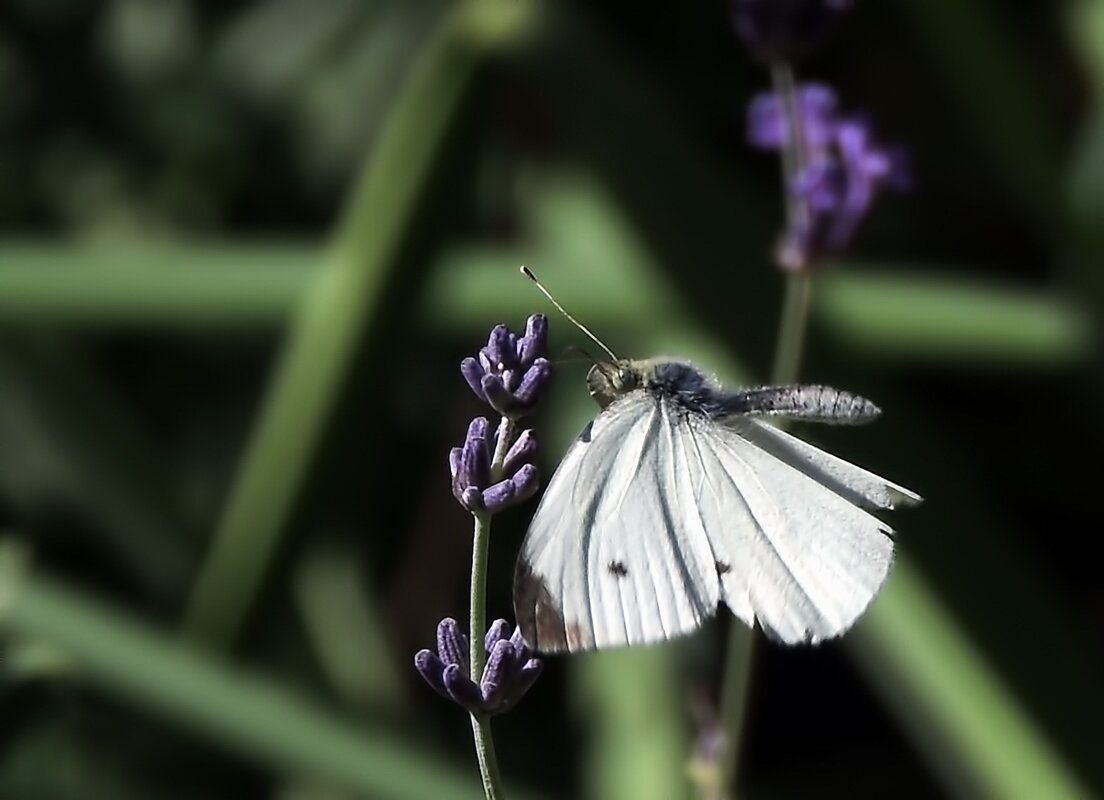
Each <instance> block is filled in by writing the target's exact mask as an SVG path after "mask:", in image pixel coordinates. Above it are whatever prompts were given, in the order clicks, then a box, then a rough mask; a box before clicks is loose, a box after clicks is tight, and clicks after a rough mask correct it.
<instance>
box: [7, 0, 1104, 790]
mask: <svg viewBox="0 0 1104 800" xmlns="http://www.w3.org/2000/svg"><path fill="white" fill-rule="evenodd" d="M802 69H803V73H802V74H803V75H805V76H806V77H808V76H810V75H815V76H816V77H817V78H818V79H820V80H824V81H827V82H829V83H831V84H832V85H833V86H834V87H835V88H836V89H837V90H838V91H839V93H840V95H841V98H842V102H843V103H844V105H846V106H848V107H859V108H866V109H869V110H870V111H871V112H872V113H873V114H874V115H875V116H876V118H877V120H878V124H879V127H880V129H881V130H882V131H883V132H884V134H885V135H886V136H887V138H892V139H897V140H900V141H902V142H904V143H906V144H907V145H908V146H909V148H910V149H911V151H912V155H913V159H914V168H915V174H916V178H917V182H916V183H917V185H916V188H915V191H914V192H913V193H912V194H910V195H909V196H907V197H904V198H899V197H895V198H889V199H887V200H886V201H885V202H884V203H883V204H882V205H881V207H879V208H878V209H877V210H876V212H875V214H874V216H873V217H872V219H871V220H870V221H869V223H868V224H867V226H866V228H865V230H864V231H863V233H862V235H861V236H860V239H859V241H858V243H857V246H856V248H855V252H854V254H853V256H852V257H851V258H849V260H848V262H847V263H843V264H838V265H831V266H830V267H825V268H824V269H823V273H822V274H820V275H818V277H817V282H816V286H815V289H814V300H813V317H812V326H811V329H810V339H809V347H808V353H807V359H806V367H805V369H804V377H805V379H807V380H810V381H819V382H825V383H831V384H834V385H837V386H841V387H845V388H848V389H851V390H854V391H858V392H861V393H862V394H864V395H867V396H869V397H872V398H874V399H875V400H876V401H877V402H878V403H879V404H880V405H881V406H882V407H883V408H884V409H885V414H884V418H883V419H882V420H881V421H879V423H878V424H877V425H875V426H872V427H871V428H869V429H861V430H846V431H833V430H825V431H821V430H818V431H815V434H814V433H811V435H815V438H816V440H817V441H818V442H822V443H823V444H825V445H826V446H829V447H830V449H833V450H834V451H835V452H837V453H839V454H840V455H843V456H844V457H847V458H848V459H849V460H854V461H857V462H859V463H862V464H864V465H867V466H869V467H870V468H872V469H874V470H875V471H877V472H880V473H882V474H885V475H888V476H891V477H893V478H894V479H896V480H899V481H900V482H902V483H904V484H906V485H908V486H910V487H913V488H915V489H917V490H918V491H920V492H921V493H922V494H924V495H925V496H926V497H927V498H928V500H927V503H926V504H925V506H923V507H922V508H921V509H919V510H918V511H915V512H908V513H905V514H902V515H901V516H900V517H899V518H898V519H897V520H896V527H898V528H899V529H900V531H901V534H900V536H899V542H900V546H901V551H902V556H901V559H900V562H899V565H898V569H897V570H896V571H895V573H894V575H893V576H892V577H891V579H890V581H889V583H888V585H887V587H886V590H885V592H884V593H883V595H882V597H881V598H880V599H879V600H878V601H877V602H876V603H875V605H874V607H873V608H872V610H871V612H870V613H869V614H868V615H867V617H866V618H865V619H864V620H863V621H862V622H860V624H859V626H858V627H857V628H856V630H855V632H854V633H853V635H851V636H848V637H846V638H845V639H844V640H843V641H842V642H837V643H832V644H828V645H825V646H822V647H819V648H816V649H799V650H784V649H781V648H776V647H773V646H764V647H763V648H761V650H760V651H759V654H758V656H757V661H756V664H755V675H754V680H753V684H752V689H751V711H750V717H749V719H748V723H747V732H746V742H745V745H744V747H743V756H742V759H741V773H740V787H741V792H740V795H741V796H746V797H762V798H769V797H805V796H813V795H815V796H836V795H839V796H848V797H883V796H890V795H891V796H896V797H931V796H940V795H947V796H957V797H979V796H985V797H1024V798H1041V797H1065V796H1069V797H1088V796H1092V795H1093V794H1094V793H1095V792H1100V791H1101V788H1102V787H1104V765H1102V763H1101V760H1100V758H1099V753H1100V749H1101V745H1102V739H1101V734H1100V720H1101V719H1102V718H1104V691H1102V690H1101V686H1102V680H1104V667H1102V665H1104V636H1102V634H1101V631H1102V627H1101V623H1100V620H1101V618H1102V615H1104V583H1102V582H1101V580H1100V575H1099V567H1097V566H1096V563H1095V562H1094V561H1093V556H1094V555H1095V554H1096V552H1097V551H1098V550H1099V538H1100V531H1101V528H1100V524H1099V522H1096V521H1095V516H1096V515H1095V514H1092V513H1091V509H1090V505H1091V502H1092V500H1091V498H1092V497H1093V496H1094V495H1095V493H1096V492H1098V491H1099V478H1100V474H1101V473H1100V464H1099V455H1098V454H1099V453H1100V452H1101V450H1102V449H1104V422H1102V421H1101V416H1100V414H1099V413H1098V411H1099V408H1100V406H1101V401H1102V399H1104V397H1102V393H1104V371H1102V370H1101V361H1100V328H1099V322H1100V320H1101V318H1102V317H1101V310H1102V307H1104V270H1102V268H1101V263H1102V262H1101V259H1102V256H1104V225H1102V224H1101V223H1102V221H1104V189H1102V188H1101V187H1104V106H1102V105H1101V102H1100V101H1101V98H1102V92H1104V2H1100V0H1078V1H1077V2H1063V3H1049V2H1041V1H1040V2H1034V3H1017V4H1002V3H998V2H996V0H970V2H961V3H933V2H930V1H929V0H895V1H894V2H882V3H873V2H864V3H858V4H857V9H856V11H855V13H853V14H851V15H850V16H849V17H848V19H847V20H846V24H845V25H843V26H842V27H841V29H840V31H839V34H838V36H837V37H836V39H835V40H834V41H833V42H832V43H831V46H829V47H827V48H825V49H824V50H823V51H822V52H821V53H819V54H818V56H817V57H816V58H815V59H814V60H812V61H811V62H810V63H809V64H806V65H803V67H802ZM766 83H767V80H766V75H765V73H764V72H763V71H762V70H761V69H760V68H759V67H758V66H757V65H755V64H754V63H753V62H752V61H751V59H750V58H748V56H747V54H746V53H744V52H742V51H741V49H740V48H739V47H738V45H737V44H736V42H735V40H734V39H733V37H732V35H731V31H730V28H729V23H728V7H727V4H726V3H724V2H721V0H716V2H713V1H712V0H711V1H710V2H703V3H690V4H668V5H666V6H663V7H658V6H657V7H655V8H646V7H642V6H641V5H640V4H629V3H624V2H622V3H616V2H599V3H571V2H545V3H536V2H529V0H467V1H466V2H445V0H425V1H424V2H410V0H407V1H406V2H400V1H399V0H375V2H364V1H363V0H252V2H213V0H105V1H104V2H95V1H94V0H3V2H0V137H2V138H0V141H2V143H3V146H2V147H0V237H2V238H0V515H2V522H0V524H2V525H3V529H4V535H3V540H2V541H3V544H2V549H0V635H2V637H3V638H2V642H3V652H2V654H0V671H2V674H3V677H4V682H3V685H2V688H0V704H2V705H0V714H2V719H3V720H4V723H3V726H2V728H0V730H2V735H0V796H2V797H13V798H119V800H128V799H129V798H147V797H158V798H162V797H163V798H193V797H197V798H198V797H203V798H223V797H226V798H229V797H275V798H284V799H286V800H292V799H293V798H294V800H307V799H308V798H310V799H311V800H329V799H331V798H352V797H380V798H392V797H395V798H453V797H456V798H468V797H477V796H479V791H480V790H479V782H478V775H477V772H476V769H475V763H474V759H473V758H472V753H471V742H470V732H469V729H468V721H467V720H466V719H465V718H464V716H463V715H462V714H460V713H458V712H457V710H456V709H455V708H454V707H452V706H450V705H448V704H446V703H443V702H441V701H440V700H439V698H437V697H436V696H435V695H433V694H432V692H431V691H430V690H429V689H428V688H427V687H426V686H425V685H424V684H422V683H421V681H420V679H419V678H417V676H416V674H415V673H414V672H413V670H412V669H411V668H410V665H411V657H412V654H413V653H414V651H415V650H417V649H418V648H420V647H422V646H426V645H428V644H430V642H431V640H432V637H433V630H434V626H435V624H436V622H437V620H438V619H439V618H440V617H442V616H445V615H453V616H457V617H461V618H462V617H463V616H464V615H465V613H466V600H465V597H466V582H467V563H468V557H469V551H468V548H469V544H470V543H469V539H468V537H469V536H470V525H469V523H468V521H467V519H466V516H465V514H464V513H463V512H462V511H461V509H459V508H458V507H457V506H456V504H455V503H454V502H453V500H452V498H451V497H450V494H449V488H448V483H447V470H446V454H447V450H448V448H449V447H450V446H452V445H453V444H456V443H458V442H459V441H460V439H461V438H462V437H463V431H464V429H465V425H466V422H467V420H468V419H469V418H470V417H471V415H473V414H474V413H479V410H478V408H477V407H476V405H475V403H474V401H473V399H472V398H471V397H470V395H469V393H468V392H467V390H466V388H465V386H464V385H463V382H462V381H461V380H460V376H459V373H458V368H457V367H458V362H459V360H460V358H461V357H463V356H464V355H466V354H468V353H471V352H474V350H475V349H476V348H477V347H478V346H479V345H480V344H481V342H482V338H483V337H484V336H485V334H486V331H487V330H488V329H489V328H490V326H491V325H492V324H493V323H495V322H500V321H503V322H508V323H510V324H511V325H514V326H517V325H520V324H521V322H522V321H523V320H524V318H525V316H526V315H527V314H528V313H531V312H533V311H537V310H540V311H545V310H547V309H546V307H545V304H544V302H542V299H541V298H540V297H539V296H538V295H536V293H535V292H534V291H533V290H532V287H531V286H529V285H528V284H526V283H525V282H524V281H523V280H522V279H521V278H519V277H517V274H516V267H517V265H518V264H520V263H528V264H531V265H533V266H534V268H536V269H537V271H538V273H539V274H540V275H541V276H542V278H543V279H544V280H545V281H546V282H547V284H548V285H549V286H550V287H551V288H552V289H553V291H555V292H557V293H558V295H559V298H560V300H561V301H562V302H563V303H564V304H565V305H566V306H568V307H569V308H570V309H572V310H573V312H574V313H575V314H577V315H578V316H580V317H581V318H582V319H584V320H585V321H586V322H587V324H588V325H590V326H591V327H592V328H594V329H595V330H596V331H597V332H598V333H599V334H600V335H602V336H603V337H604V338H605V339H606V340H607V342H608V343H609V344H610V345H611V346H612V347H613V348H614V349H615V350H616V351H618V352H619V353H623V354H629V355H638V356H644V355H650V354H653V353H657V352H672V353H679V354H683V355H687V356H691V357H694V358H695V359H697V360H699V361H700V362H701V363H702V364H704V365H708V366H709V367H711V368H714V369H716V371H717V372H718V373H719V374H721V375H722V376H723V377H725V378H728V379H732V380H736V381H745V382H754V381H756V380H762V378H763V377H764V376H765V375H766V374H767V373H768V371H769V359H770V354H771V351H772V348H773V343H774V335H775V329H776V323H777V315H778V310H779V306H780V299H781V294H782V276H781V275H780V274H779V273H778V271H777V270H776V269H775V268H774V267H772V265H771V258H770V253H771V248H772V246H773V243H774V240H775V237H776V235H777V232H778V230H779V228H780V225H781V201H780V197H779V187H778V181H777V164H776V163H775V162H774V161H773V159H771V158H768V157H765V156H763V155H761V154H756V153H753V152H751V151H750V150H749V149H748V148H747V147H746V146H745V145H744V142H743V108H744V106H745V104H746V102H747V100H748V99H749V98H750V97H751V95H752V94H753V93H754V92H756V91H759V90H761V89H762V88H763V87H764V86H765V84H766ZM552 325H553V328H552V331H553V334H552V338H553V345H554V350H555V352H564V351H565V350H566V349H567V348H568V347H569V346H570V345H578V344H581V341H580V337H579V335H578V334H577V333H576V332H575V331H573V330H571V329H570V328H569V327H568V325H567V324H565V323H564V322H563V321H562V320H558V319H555V318H554V319H553V322H552ZM584 370H585V366H584V365H572V364H565V365H564V367H563V369H562V370H561V372H560V375H559V377H558V380H557V385H556V387H555V388H556V391H555V393H554V395H553V397H552V398H551V401H550V402H548V403H547V404H546V406H545V407H544V409H543V410H542V412H541V413H540V414H539V415H538V417H537V418H536V420H535V424H536V427H537V429H538V432H539V434H540V435H541V440H542V442H543V453H542V458H543V466H544V469H545V471H546V474H547V473H549V472H550V471H551V469H552V468H553V467H554V465H555V463H556V459H557V457H558V455H559V454H560V453H562V452H563V449H564V448H565V447H566V445H567V443H568V442H569V441H570V438H571V437H572V436H573V435H574V434H575V433H576V432H577V431H578V430H579V428H580V427H581V426H582V424H583V423H584V422H585V420H586V419H587V418H588V416H589V415H590V414H591V413H592V411H593V409H592V408H591V407H590V405H589V398H587V396H586V393H585V391H584V389H583V376H584V374H585V372H584ZM1059 423H1061V424H1062V425H1068V427H1066V428H1063V427H1061V425H1059ZM1075 444H1076V445H1078V447H1077V448H1074V445H1075ZM530 511H531V509H529V508H523V509H520V510H517V511H515V512H511V513H510V514H508V515H507V516H506V518H505V519H504V520H503V521H502V522H501V523H500V524H498V525H496V528H495V533H494V537H495V540H494V542H493V543H492V561H491V575H490V595H489V597H490V607H489V613H490V614H491V616H492V617H495V616H506V617H509V616H511V609H510V600H509V590H510V579H511V575H512V562H513V558H514V554H515V552H516V549H517V546H518V544H519V543H520V537H521V534H522V533H523V531H524V526H525V521H526V514H527V513H529V512H530ZM723 617H724V615H722V618H723ZM725 627H726V622H725V621H723V620H722V621H721V622H718V623H715V624H713V625H711V626H710V627H709V628H708V629H707V630H706V631H705V632H703V633H701V634H698V635H696V636H694V637H691V638H689V639H687V640H685V641H682V642H678V643H674V644H671V645H670V646H665V647H659V648H650V649H644V650H630V651H622V652H615V653H609V654H601V655H592V656H583V657H578V658H572V659H564V658H557V659H550V660H549V662H548V664H547V665H546V672H545V675H544V677H543V678H542V679H541V681H540V682H539V683H538V684H537V686H536V687H535V689H534V690H533V691H532V692H531V693H530V695H529V696H527V697H526V699H525V700H524V702H523V703H522V704H521V705H520V706H519V708H518V709H517V710H516V711H515V712H514V713H512V714H510V715H507V716H505V717H503V718H501V719H500V720H498V721H496V730H497V734H498V736H497V738H498V743H499V757H500V761H501V763H502V766H503V771H504V773H505V776H506V778H507V781H508V783H509V784H510V785H511V787H513V788H514V791H513V792H512V793H511V795H512V796H516V797H582V796H586V797H601V798H622V797H623V798H630V797H631V798H673V797H683V796H689V794H690V791H691V790H690V783H689V780H688V775H690V774H691V773H692V771H693V770H694V769H700V768H702V764H703V763H705V762H703V758H704V759H707V754H706V753H704V751H703V750H702V748H701V743H702V742H703V741H706V740H707V739H708V734H709V732H710V731H711V729H712V725H713V724H714V722H715V716H716V713H717V712H716V686H717V681H718V676H719V673H720V660H721V656H722V653H723V642H724V633H725ZM706 766H708V765H707V764H706Z"/></svg>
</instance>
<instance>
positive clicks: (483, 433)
mask: <svg viewBox="0 0 1104 800" xmlns="http://www.w3.org/2000/svg"><path fill="white" fill-rule="evenodd" d="M456 450H459V451H460V454H459V458H457V456H456ZM449 468H450V470H451V472H452V494H453V496H454V497H455V498H456V499H457V500H459V501H460V504H461V505H462V506H464V507H465V508H467V509H468V510H469V511H479V510H482V509H481V508H473V507H472V506H471V503H472V499H473V497H475V496H476V495H473V494H472V492H471V490H472V489H473V488H474V489H476V490H477V492H478V491H482V487H484V486H486V485H487V484H488V483H489V482H490V479H491V453H490V449H489V448H488V446H487V420H486V419H485V418H483V417H476V418H475V419H473V420H472V421H471V424H470V425H469V426H468V435H467V437H466V438H465V439H464V446H463V447H462V448H453V449H452V450H450V451H449Z"/></svg>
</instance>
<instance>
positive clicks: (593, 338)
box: [521, 264, 620, 361]
mask: <svg viewBox="0 0 1104 800" xmlns="http://www.w3.org/2000/svg"><path fill="white" fill-rule="evenodd" d="M521 274H522V275H524V276H525V277H526V278H528V279H529V280H531V281H532V282H533V283H535V284H536V285H537V288H538V289H540V292H541V294H543V295H544V296H545V297H547V298H548V301H549V302H550V303H552V305H554V306H555V307H556V309H557V310H558V311H559V312H560V313H561V314H563V315H564V316H565V317H567V318H568V319H569V320H570V321H571V324H572V325H574V326H575V327H576V328H578V329H579V330H581V331H582V332H583V333H585V334H586V335H587V337H588V338H589V339H590V340H591V341H592V342H594V343H595V344H596V345H598V346H599V347H601V348H602V349H603V350H605V351H606V354H607V355H608V356H609V357H610V358H611V359H613V360H614V361H619V360H620V359H618V358H617V356H616V355H614V352H613V351H612V350H610V349H609V348H608V347H606V345H605V344H604V343H603V342H602V340H601V339H599V338H598V337H597V336H595V335H594V334H593V333H591V332H590V328H588V327H587V326H586V325H584V324H583V323H581V322H579V320H577V319H575V317H573V316H571V315H570V314H568V313H567V309H565V308H564V307H563V306H561V305H560V304H559V303H557V302H556V298H555V297H553V296H552V294H551V292H549V291H548V290H547V289H545V288H544V285H543V284H542V283H541V282H540V281H538V280H537V276H536V275H534V274H533V271H532V270H531V269H529V267H527V266H525V265H524V264H522V266H521Z"/></svg>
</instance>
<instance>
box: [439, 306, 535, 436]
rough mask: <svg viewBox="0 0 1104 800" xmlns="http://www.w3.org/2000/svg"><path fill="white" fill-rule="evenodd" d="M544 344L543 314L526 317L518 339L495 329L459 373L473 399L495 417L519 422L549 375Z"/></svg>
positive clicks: (503, 327)
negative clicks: (490, 411) (495, 413)
mask: <svg viewBox="0 0 1104 800" xmlns="http://www.w3.org/2000/svg"><path fill="white" fill-rule="evenodd" d="M547 343H548V320H547V319H546V318H545V317H544V315H543V314H534V315H533V316H531V317H529V319H528V320H527V321H526V323H525V334H524V335H523V336H521V337H519V336H517V335H516V334H513V333H511V332H510V330H509V329H508V328H507V327H506V326H505V325H496V326H495V327H494V328H493V329H492V330H491V335H490V336H489V337H488V339H487V345H486V347H483V348H482V349H481V350H480V351H479V354H478V357H476V358H465V359H464V360H463V361H462V362H461V364H460V373H461V374H462V375H463V376H464V380H465V381H467V383H468V386H469V387H471V390H472V392H474V393H475V396H476V397H478V398H479V399H480V400H482V401H483V402H484V403H486V404H487V405H489V406H490V407H491V408H493V409H494V410H495V411H497V412H498V413H499V414H501V415H503V416H506V417H510V418H511V419H519V418H520V417H523V416H525V415H526V414H528V413H529V412H530V411H532V410H533V407H534V406H535V405H536V403H537V400H538V399H539V398H540V395H541V392H542V391H543V389H544V387H545V386H546V385H547V384H548V380H549V378H550V377H551V375H552V364H551V362H550V361H549V360H548V359H547V358H545V357H544V353H545V350H546V347H547Z"/></svg>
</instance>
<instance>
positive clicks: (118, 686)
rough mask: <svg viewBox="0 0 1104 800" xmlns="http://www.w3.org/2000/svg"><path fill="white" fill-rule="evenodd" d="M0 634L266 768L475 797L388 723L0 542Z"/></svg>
mask: <svg viewBox="0 0 1104 800" xmlns="http://www.w3.org/2000/svg"><path fill="white" fill-rule="evenodd" d="M0 633H2V634H3V635H4V636H5V637H20V638H26V639H27V640H30V641H35V642H41V643H42V644H44V645H49V646H51V647H56V648H58V650H59V651H60V652H63V653H65V654H67V655H68V656H71V657H72V659H73V661H74V663H75V664H76V666H77V668H78V669H77V671H75V672H74V673H73V680H79V681H82V682H86V683H88V684H91V685H93V686H96V687H98V688H100V689H102V690H104V691H106V692H107V693H109V694H111V695H113V696H115V697H118V698H121V699H122V700H123V701H125V702H126V703H128V704H132V705H134V706H138V707H141V708H145V709H147V710H148V711H149V712H150V713H152V714H154V715H156V716H157V717H159V718H161V719H164V720H167V721H168V722H169V723H171V724H173V725H176V726H178V727H180V728H182V729H184V730H187V731H190V732H192V733H193V734H194V735H195V736H197V737H201V738H197V741H200V740H202V741H204V742H205V743H208V744H211V746H215V747H219V748H222V749H224V750H226V751H228V752H231V753H235V754H237V755H238V756H240V757H242V758H245V759H247V760H249V761H251V762H253V763H255V764H259V765H263V766H265V767H268V768H270V769H271V770H272V771H273V774H282V775H310V776H314V777H317V778H319V779H321V780H324V781H326V782H328V783H329V784H330V785H333V786H335V787H338V789H344V790H348V791H349V792H352V793H354V794H355V795H356V796H358V797H359V796H363V797H387V798H395V800H403V799H404V798H408V799H409V800H422V799H423V798H427V797H432V798H434V800H474V798H475V797H478V796H479V793H478V792H477V791H473V790H475V787H474V786H473V785H472V784H471V782H469V781H466V780H465V779H464V776H463V772H462V771H461V770H460V769H457V767H455V766H452V765H449V764H446V763H444V761H443V760H442V759H441V758H439V757H436V756H433V755H430V754H427V753H425V752H424V751H421V750H420V749H419V748H418V747H416V746H415V745H414V744H413V743H410V744H407V743H404V742H403V741H402V738H401V737H399V736H398V735H397V734H396V732H395V730H394V726H392V727H390V728H387V727H380V726H377V727H369V726H366V725H362V724H355V723H353V722H352V721H350V720H348V719H346V718H344V717H343V716H342V715H340V714H336V713H334V712H332V711H327V710H325V709H324V708H323V707H321V706H319V705H318V704H316V703H313V702H311V701H310V700H308V699H307V698H306V697H304V696H302V695H301V694H299V693H296V692H293V691H290V690H288V689H286V688H284V687H282V686H281V685H280V684H278V683H276V682H275V681H273V680H271V679H269V678H266V677H265V676H263V675H260V674H256V673H252V672H249V671H246V670H243V669H240V668H237V667H235V666H232V665H230V664H228V663H227V662H225V661H224V660H222V659H220V658H217V657H213V656H211V655H209V654H206V653H203V652H201V651H198V650H196V649H195V648H192V647H190V646H188V645H187V644H184V643H182V642H180V641H178V640H175V639H173V638H170V637H167V636H165V635H164V634H161V633H159V632H157V631H156V630H154V629H153V628H150V627H148V626H146V625H143V624H141V623H139V622H137V621H135V620H132V619H129V618H128V617H127V616H125V615H124V614H122V613H121V612H119V611H116V610H113V609H111V608H109V607H107V606H106V605H104V604H102V603H101V602H99V601H98V600H96V599H95V598H93V597H90V596H88V595H85V594H80V593H76V592H73V591H72V590H70V589H67V588H66V587H64V586H63V585H61V584H60V583H58V582H55V581H51V580H49V579H47V578H45V577H42V576H40V575H38V574H36V573H35V572H33V571H28V570H27V569H26V568H25V567H24V565H23V564H22V560H21V557H20V553H19V552H18V551H15V550H13V548H12V547H11V545H10V544H9V543H4V544H3V545H0ZM338 789H335V791H337V790H338ZM513 793H514V794H515V795H518V796H520V793H519V792H518V791H517V790H515V791H514V792H513Z"/></svg>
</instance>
